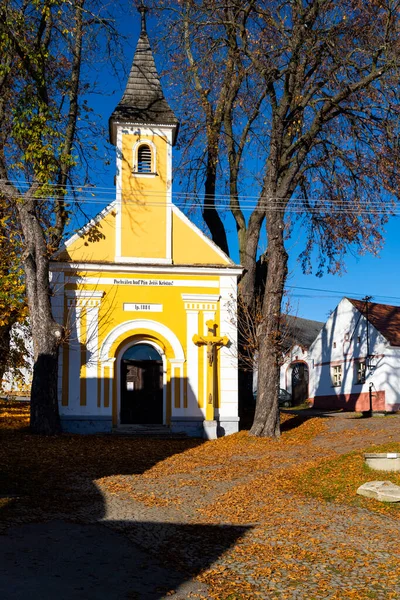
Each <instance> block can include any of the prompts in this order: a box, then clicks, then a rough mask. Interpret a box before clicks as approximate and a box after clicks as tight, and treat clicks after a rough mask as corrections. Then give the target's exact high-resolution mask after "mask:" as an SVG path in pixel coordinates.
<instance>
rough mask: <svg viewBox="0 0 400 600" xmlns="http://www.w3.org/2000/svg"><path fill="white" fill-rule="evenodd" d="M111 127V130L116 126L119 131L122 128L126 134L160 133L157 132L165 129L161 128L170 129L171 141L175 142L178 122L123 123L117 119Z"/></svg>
mask: <svg viewBox="0 0 400 600" xmlns="http://www.w3.org/2000/svg"><path fill="white" fill-rule="evenodd" d="M112 128H113V130H114V129H115V128H116V129H117V130H118V133H119V131H121V130H122V129H124V133H128V135H135V134H137V135H140V134H142V135H148V132H151V133H156V134H158V135H160V133H159V132H161V133H163V134H165V133H166V131H163V129H165V130H167V131H170V132H171V134H172V135H171V137H173V141H172V143H175V139H176V132H177V129H178V123H174V124H172V123H158V124H156V123H137V122H136V121H128V122H124V123H120V122H118V121H114V122H113V124H112Z"/></svg>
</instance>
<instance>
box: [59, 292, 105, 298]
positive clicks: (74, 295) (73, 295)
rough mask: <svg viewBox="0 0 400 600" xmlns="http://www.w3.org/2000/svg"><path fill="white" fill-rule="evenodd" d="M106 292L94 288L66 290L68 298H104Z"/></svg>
mask: <svg viewBox="0 0 400 600" xmlns="http://www.w3.org/2000/svg"><path fill="white" fill-rule="evenodd" d="M104 294H105V292H103V291H94V290H66V291H65V295H66V296H67V298H102V297H103V296H104Z"/></svg>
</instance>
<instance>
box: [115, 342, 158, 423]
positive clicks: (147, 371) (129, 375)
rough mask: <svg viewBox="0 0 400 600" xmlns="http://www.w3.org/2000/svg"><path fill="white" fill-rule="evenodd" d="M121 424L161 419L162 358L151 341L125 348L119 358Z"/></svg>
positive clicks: (150, 421)
mask: <svg viewBox="0 0 400 600" xmlns="http://www.w3.org/2000/svg"><path fill="white" fill-rule="evenodd" d="M120 370H121V371H120V372H121V378H120V381H121V410H120V423H121V425H130V424H162V423H163V361H162V357H161V355H160V354H159V352H158V351H157V350H156V349H155V348H154V347H153V346H151V345H150V344H146V343H139V344H134V345H133V346H130V348H128V349H127V350H125V352H124V354H123V355H122V357H121V362H120Z"/></svg>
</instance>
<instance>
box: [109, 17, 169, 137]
mask: <svg viewBox="0 0 400 600" xmlns="http://www.w3.org/2000/svg"><path fill="white" fill-rule="evenodd" d="M138 10H139V12H140V13H141V17H142V29H141V32H140V37H139V41H138V43H137V46H136V51H135V55H134V57H133V63H132V67H131V71H130V74H129V77H128V82H127V84H126V88H125V92H124V94H123V96H122V99H121V100H120V102H119V104H118V105H117V107H116V108H115V110H114V112H113V113H112V115H111V117H110V121H109V124H110V139H111V142H112V143H115V127H114V125H115V124H116V123H132V124H147V125H172V126H173V127H174V141H175V137H176V133H177V129H178V126H179V122H178V119H177V118H176V116H175V114H174V112H173V111H172V109H171V108H170V106H169V104H168V102H167V101H166V99H165V98H164V93H163V91H162V87H161V82H160V77H159V75H158V72H157V68H156V65H155V62H154V57H153V53H152V50H151V47H150V41H149V38H148V35H147V30H146V20H145V14H146V11H147V9H146V8H145V7H144V6H140V7H139V9H138Z"/></svg>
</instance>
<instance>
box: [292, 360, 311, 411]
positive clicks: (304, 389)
mask: <svg viewBox="0 0 400 600" xmlns="http://www.w3.org/2000/svg"><path fill="white" fill-rule="evenodd" d="M307 398H308V367H307V365H306V363H304V362H296V363H294V364H293V365H292V404H293V406H298V405H299V404H303V403H304V402H305V401H306V400H307Z"/></svg>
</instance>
